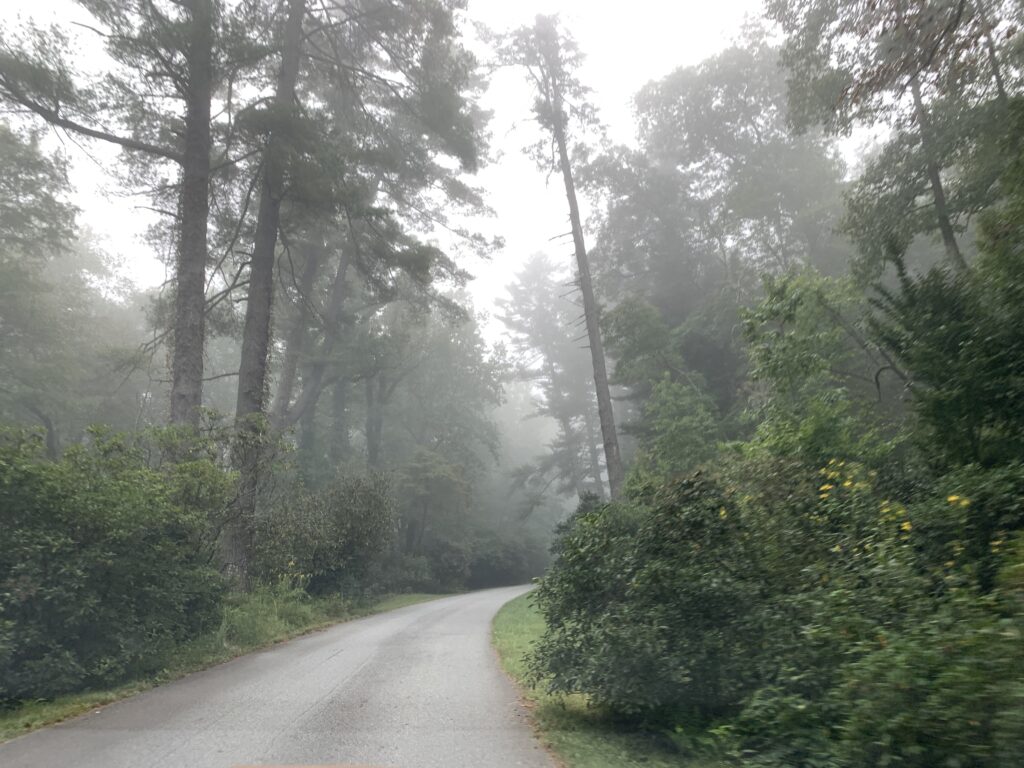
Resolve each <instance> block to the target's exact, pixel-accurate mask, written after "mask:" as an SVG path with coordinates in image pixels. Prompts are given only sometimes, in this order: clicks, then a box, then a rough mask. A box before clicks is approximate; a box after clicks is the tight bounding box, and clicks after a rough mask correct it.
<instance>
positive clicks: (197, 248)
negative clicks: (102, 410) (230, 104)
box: [171, 0, 214, 425]
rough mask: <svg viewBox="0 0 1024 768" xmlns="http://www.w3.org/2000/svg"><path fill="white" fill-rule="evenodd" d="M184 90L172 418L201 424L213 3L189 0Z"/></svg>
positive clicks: (172, 364) (172, 367)
mask: <svg viewBox="0 0 1024 768" xmlns="http://www.w3.org/2000/svg"><path fill="white" fill-rule="evenodd" d="M187 7H188V8H189V11H190V13H191V16H192V34H191V36H190V43H189V47H188V52H187V59H186V68H187V71H188V92H187V103H186V105H185V143H184V151H183V152H182V158H181V169H182V176H181V197H180V202H179V205H180V212H181V223H180V230H179V237H178V255H177V270H176V272H177V275H176V284H175V294H174V347H173V352H172V355H171V423H173V424H191V425H198V424H199V413H200V407H201V406H202V404H203V349H204V344H205V340H206V262H207V227H208V219H209V215H210V149H211V139H210V100H211V97H212V93H213V36H214V32H213V21H214V19H213V4H212V2H211V0H190V1H189V2H188V4H187Z"/></svg>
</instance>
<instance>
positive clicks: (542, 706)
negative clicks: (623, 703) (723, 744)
mask: <svg viewBox="0 0 1024 768" xmlns="http://www.w3.org/2000/svg"><path fill="white" fill-rule="evenodd" d="M543 631H544V620H543V619H542V618H541V616H540V614H539V613H538V612H537V610H536V609H535V608H534V607H533V605H532V604H531V603H530V595H529V594H527V595H522V596H521V597H517V598H516V599H515V600H512V601H511V602H509V603H507V604H506V605H505V606H504V607H503V608H502V609H501V610H500V611H499V612H498V615H497V616H495V618H494V630H493V639H494V646H495V648H497V650H498V655H499V657H500V658H501V664H502V666H503V667H504V668H505V671H506V672H507V673H508V674H509V676H510V677H511V678H512V679H513V680H515V681H516V682H517V683H518V684H519V688H520V690H521V691H522V693H523V697H524V698H525V699H526V701H527V703H528V704H529V706H530V709H531V713H532V716H533V721H534V725H535V729H536V731H537V734H538V735H539V736H540V738H541V740H542V741H543V742H544V744H545V745H546V746H548V747H549V748H550V749H551V751H552V752H553V753H554V754H555V756H556V757H557V758H558V759H559V761H560V762H561V763H562V764H563V765H564V766H566V768H631V767H632V766H637V768H640V767H641V766H642V767H643V768H718V767H719V766H720V765H721V763H718V762H714V761H712V762H708V761H706V760H697V759H693V758H688V757H685V756H684V755H682V754H680V753H679V751H678V748H677V747H676V746H675V745H674V744H672V743H671V742H670V741H669V740H668V739H665V738H659V737H657V736H654V735H650V734H644V733H639V732H636V731H627V730H624V729H622V728H620V727H617V726H616V725H615V724H614V723H612V722H610V721H609V720H608V719H607V718H605V717H603V716H602V715H601V713H600V712H598V711H597V710H595V709H594V708H593V707H588V706H587V702H586V700H585V699H584V697H582V696H577V695H573V696H567V697H556V696H552V695H551V694H549V693H546V692H544V691H542V690H540V689H535V688H530V687H529V686H528V685H527V684H526V682H525V679H526V664H525V661H524V656H525V655H526V653H527V652H528V651H529V650H530V648H531V647H532V646H533V644H534V643H535V642H536V641H537V639H538V638H539V637H540V636H541V633H543Z"/></svg>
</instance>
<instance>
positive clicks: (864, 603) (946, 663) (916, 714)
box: [532, 451, 1024, 768]
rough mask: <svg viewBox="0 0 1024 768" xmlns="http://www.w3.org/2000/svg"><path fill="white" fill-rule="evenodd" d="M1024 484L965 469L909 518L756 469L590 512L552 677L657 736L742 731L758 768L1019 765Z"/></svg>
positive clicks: (845, 491) (844, 472)
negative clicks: (1017, 535)
mask: <svg viewBox="0 0 1024 768" xmlns="http://www.w3.org/2000/svg"><path fill="white" fill-rule="evenodd" d="M1019 477H1020V472H1019V470H1017V469H1015V468H1013V467H1011V468H1006V469H1003V470H993V471H988V472H985V471H982V470H978V469H976V468H975V469H970V468H968V469H966V470H964V471H962V472H958V473H954V474H952V475H950V476H947V477H945V478H943V479H941V480H939V481H938V482H937V483H936V490H935V491H932V492H931V493H930V494H928V495H922V496H921V497H920V498H918V499H917V500H915V501H914V502H913V503H908V504H903V503H901V502H899V501H896V500H892V499H889V498H886V496H885V494H883V493H882V492H880V490H879V489H878V488H877V487H876V485H877V483H876V478H875V474H874V472H872V471H870V470H868V469H866V468H864V467H862V466H859V465H856V464H852V463H847V462H842V461H832V462H829V463H827V464H826V466H824V467H821V468H817V469H814V468H809V467H805V466H802V465H800V464H798V463H796V462H792V461H781V460H778V459H773V458H771V457H769V456H766V455H764V454H763V453H761V452H759V451H754V452H752V453H750V454H749V455H746V456H742V455H741V456H737V457H732V458H729V457H726V456H723V457H722V461H721V462H720V464H719V466H718V467H717V468H716V469H715V470H713V471H712V470H706V471H705V472H703V473H698V474H696V475H694V476H692V477H691V478H689V479H687V480H684V481H682V482H676V483H671V484H669V485H666V486H664V487H662V488H660V489H657V490H656V491H654V490H651V489H650V488H648V490H647V492H646V493H645V494H643V495H640V496H634V497H633V498H632V499H627V500H626V501H624V502H620V503H616V504H604V505H602V504H596V503H594V502H593V501H591V502H590V503H588V504H584V505H582V506H581V508H580V510H579V511H578V512H577V513H576V514H575V515H574V516H573V517H572V518H571V519H570V520H569V522H568V523H567V524H566V525H565V526H563V529H562V531H561V534H560V537H559V539H558V541H557V544H556V547H555V560H554V563H553V566H552V568H551V570H550V572H549V574H548V575H547V576H546V577H545V579H544V581H543V583H542V585H541V587H540V589H539V590H538V592H537V597H536V599H537V600H538V604H539V606H540V608H541V611H542V613H543V614H544V616H545V619H546V622H547V627H548V629H547V632H546V634H545V635H544V637H543V638H542V640H541V642H540V643H539V645H538V646H537V649H536V651H535V653H534V656H533V661H532V664H533V670H534V676H535V678H536V679H538V680H543V681H545V682H546V684H547V685H548V686H549V687H550V688H551V689H552V690H554V691H556V692H565V693H568V692H581V693H585V694H587V695H588V696H589V697H590V699H591V700H592V701H594V702H595V703H599V704H602V705H604V706H605V707H607V708H608V709H610V710H611V711H612V712H615V713H617V714H618V715H620V716H622V715H625V716H629V717H633V718H640V719H642V720H644V721H646V722H648V723H649V724H657V725H660V726H663V727H665V726H668V727H673V726H679V725H681V724H683V723H686V724H688V726H692V724H694V723H702V722H703V723H709V722H716V721H720V720H721V719H722V718H726V719H728V720H729V721H730V722H731V723H732V724H733V725H732V728H731V731H730V732H731V733H732V734H733V737H734V738H735V743H736V749H737V751H738V753H739V752H743V753H744V755H745V758H744V759H745V760H747V761H749V763H750V764H752V765H754V764H756V765H771V766H779V765H786V766H806V767H807V768H816V767H821V766H837V767H838V766H844V767H854V766H855V767H856V768H861V767H862V766H863V767H864V768H866V767H867V766H875V765H879V766H880V765H887V764H906V765H913V766H922V767H923V766H925V765H962V766H989V765H992V766H995V765H1002V764H1006V763H1005V755H1008V754H1011V753H1012V752H1013V750H1014V749H1018V748H1019V745H1020V743H1021V741H1020V739H1021V731H1020V728H1021V723H1022V721H1024V718H1021V717H1019V712H1018V709H1019V704H1020V698H1019V697H1020V695H1021V692H1022V690H1024V687H1022V686H1024V678H1022V672H1021V670H1024V666H1022V664H1021V661H1022V656H1021V654H1022V653H1024V651H1022V650H1021V647H1022V646H1021V644H1020V639H1021V637H1022V636H1024V634H1022V630H1024V625H1022V620H1024V613H1022V611H1021V608H1022V607H1024V603H1022V601H1021V599H1020V596H1021V595H1022V594H1024V592H1022V590H1021V584H1024V578H1022V576H1021V574H1022V573H1024V566H1022V565H1021V564H1020V560H1019V553H1020V551H1021V550H1018V549H1015V548H1013V547H1012V546H1011V542H1012V540H1013V529H1014V528H1019V527H1020V525H1019V517H1018V512H1019V504H1020V494H1019V488H1020V485H1019ZM968 494H973V498H972V497H971V496H968ZM975 505H977V507H975ZM982 507H984V508H986V509H987V510H988V511H984V510H983V509H982ZM997 510H998V512H997ZM993 517H994V519H996V520H998V521H999V522H998V523H997V524H996V525H994V526H993V525H989V524H988V523H986V522H984V521H986V520H989V519H990V518H993ZM979 521H980V522H979ZM976 530H984V531H986V532H987V533H986V534H985V536H986V537H987V538H983V537H980V536H979V535H976V534H975V533H972V532H973V531H976ZM968 541H976V542H978V543H976V544H974V545H968V544H967V543H966V542H968ZM958 542H962V543H958ZM981 542H983V543H984V549H985V550H986V552H981V551H980V548H981V547H982V543H981ZM972 547H975V549H977V550H978V551H974V552H973V554H972ZM951 551H955V554H950V552H951ZM990 566H991V568H994V570H993V573H994V574H996V575H994V576H993V578H992V579H991V581H992V583H993V584H995V585H998V587H993V589H992V590H991V591H990V593H989V595H988V596H987V597H981V596H980V595H981V594H982V593H984V592H985V590H986V588H985V578H984V574H985V573H986V572H987V571H986V568H989V567H990ZM1014 579H1015V580H1014ZM1015 713H1016V714H1015ZM948 718H956V719H957V722H956V723H952V722H950V723H948V724H947V725H943V722H944V720H945V719H948ZM972 722H973V723H978V724H976V725H972V724H971V723H972ZM999 755H1002V756H1004V758H1002V759H1004V762H1003V763H1000V762H998V759H999V758H997V756H999Z"/></svg>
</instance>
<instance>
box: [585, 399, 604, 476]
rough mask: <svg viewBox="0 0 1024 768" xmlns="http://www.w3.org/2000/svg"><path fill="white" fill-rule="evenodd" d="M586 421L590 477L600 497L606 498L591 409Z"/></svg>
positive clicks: (588, 411)
mask: <svg viewBox="0 0 1024 768" xmlns="http://www.w3.org/2000/svg"><path fill="white" fill-rule="evenodd" d="M583 418H584V421H585V423H586V427H587V451H588V452H589V453H590V476H591V477H592V478H594V484H595V486H596V488H597V490H598V495H600V496H604V481H603V480H602V479H601V459H600V457H599V456H598V451H597V434H596V433H595V432H594V419H593V418H592V417H591V415H590V409H589V408H588V409H587V412H586V414H584V417H583Z"/></svg>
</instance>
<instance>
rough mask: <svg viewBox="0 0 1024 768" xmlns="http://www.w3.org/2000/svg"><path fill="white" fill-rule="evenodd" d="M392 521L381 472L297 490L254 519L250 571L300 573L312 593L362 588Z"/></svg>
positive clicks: (277, 575) (270, 577) (270, 578)
mask: <svg viewBox="0 0 1024 768" xmlns="http://www.w3.org/2000/svg"><path fill="white" fill-rule="evenodd" d="M395 526H396V518H395V507H394V500H393V497H392V491H391V484H390V481H389V480H388V478H387V476H386V475H382V474H373V475H366V476H353V477H344V478H339V479H337V480H335V481H334V482H333V483H331V484H329V485H327V486H326V487H324V488H322V489H319V490H316V491H312V492H310V491H300V492H298V493H296V494H294V495H292V496H290V497H288V498H287V499H285V500H284V501H283V502H282V503H280V504H278V505H276V506H275V507H274V508H273V509H271V510H270V511H269V512H268V513H267V514H265V515H263V516H261V517H260V518H259V519H258V520H257V521H256V525H255V529H256V530H255V557H254V560H255V562H254V566H255V567H254V572H255V573H254V575H256V576H257V577H259V578H261V579H263V580H265V581H267V582H275V581H277V580H279V579H281V578H283V577H292V576H297V575H301V576H303V577H304V578H305V579H306V583H307V589H308V590H309V591H310V592H311V593H313V594H326V593H329V592H339V591H341V592H346V591H347V592H351V591H358V590H363V589H365V588H367V587H368V586H370V585H369V583H368V582H369V581H370V580H371V579H370V578H369V576H370V574H371V571H372V570H373V569H374V566H375V561H376V560H378V559H379V558H381V557H382V556H383V555H384V553H385V552H386V551H387V549H388V547H389V545H390V544H391V542H392V539H393V538H394V534H395Z"/></svg>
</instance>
